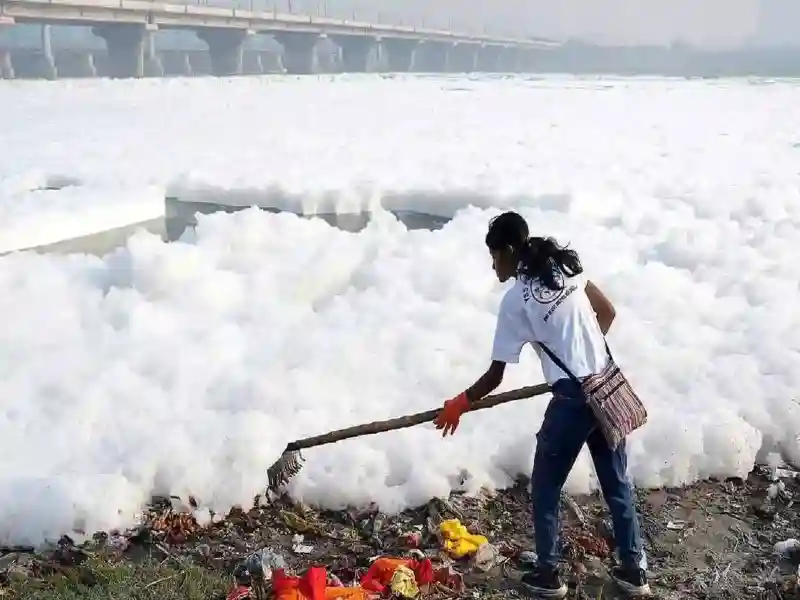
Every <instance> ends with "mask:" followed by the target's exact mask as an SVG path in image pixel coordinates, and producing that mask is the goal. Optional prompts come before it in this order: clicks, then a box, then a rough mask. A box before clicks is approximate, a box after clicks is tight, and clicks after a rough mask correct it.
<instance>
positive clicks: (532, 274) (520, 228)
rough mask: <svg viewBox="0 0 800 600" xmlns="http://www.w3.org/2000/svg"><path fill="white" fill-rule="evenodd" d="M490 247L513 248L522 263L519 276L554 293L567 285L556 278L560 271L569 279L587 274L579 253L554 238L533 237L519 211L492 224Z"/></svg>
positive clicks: (493, 221)
mask: <svg viewBox="0 0 800 600" xmlns="http://www.w3.org/2000/svg"><path fill="white" fill-rule="evenodd" d="M486 245H487V246H488V247H489V250H502V249H504V248H507V247H510V248H511V250H512V251H513V253H514V256H515V258H516V259H517V260H519V262H520V267H519V270H518V273H519V274H521V275H524V276H525V277H527V278H529V279H538V280H539V281H541V282H542V284H544V285H545V286H546V287H547V288H549V289H551V290H554V291H556V290H559V289H561V287H562V286H563V282H561V281H560V278H559V279H556V272H557V271H561V272H562V273H564V274H565V275H567V276H568V277H572V276H573V275H578V274H580V273H583V266H582V265H581V260H580V258H579V257H578V253H577V252H575V251H574V250H570V249H568V248H567V247H566V246H559V245H558V242H556V241H555V240H554V239H553V238H550V237H548V238H542V237H530V232H529V231H528V223H526V222H525V219H524V218H522V215H520V214H518V213H515V212H511V211H509V212H505V213H503V214H501V215H498V216H496V217H494V218H493V219H492V220H491V221H489V231H488V232H487V233H486Z"/></svg>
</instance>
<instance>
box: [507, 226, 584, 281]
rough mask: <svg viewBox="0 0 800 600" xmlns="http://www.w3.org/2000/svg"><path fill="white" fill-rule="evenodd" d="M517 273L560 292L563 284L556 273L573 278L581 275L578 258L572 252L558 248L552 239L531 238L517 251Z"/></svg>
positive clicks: (581, 268) (564, 248)
mask: <svg viewBox="0 0 800 600" xmlns="http://www.w3.org/2000/svg"><path fill="white" fill-rule="evenodd" d="M518 256H519V261H520V267H519V273H520V274H521V275H524V276H525V277H527V278H528V279H538V280H539V281H541V282H542V284H543V285H544V286H545V287H547V288H548V289H550V290H553V291H558V290H560V289H561V288H562V287H563V285H564V283H563V280H562V278H561V277H558V276H557V275H558V273H559V272H561V273H563V274H564V275H566V276H567V277H573V276H575V275H579V274H580V273H583V266H582V265H581V260H580V257H579V256H578V253H577V252H575V251H574V250H570V249H568V248H567V247H562V246H559V245H558V243H557V242H556V241H555V240H554V239H553V238H541V237H531V238H528V239H527V241H525V242H524V243H523V244H522V247H520V248H519V250H518Z"/></svg>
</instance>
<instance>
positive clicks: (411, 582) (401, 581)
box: [389, 565, 419, 598]
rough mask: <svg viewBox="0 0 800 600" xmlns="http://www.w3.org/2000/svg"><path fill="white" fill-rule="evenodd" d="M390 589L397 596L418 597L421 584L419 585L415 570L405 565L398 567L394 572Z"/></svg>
mask: <svg viewBox="0 0 800 600" xmlns="http://www.w3.org/2000/svg"><path fill="white" fill-rule="evenodd" d="M389 589H391V591H392V594H393V595H395V596H400V597H401V598H416V597H417V595H418V594H419V586H417V578H416V576H415V575H414V571H412V570H411V569H409V568H408V567H406V566H404V565H400V566H399V567H397V569H395V571H394V573H392V579H391V580H390V582H389Z"/></svg>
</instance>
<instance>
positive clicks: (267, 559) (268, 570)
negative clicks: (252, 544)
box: [243, 547, 286, 581]
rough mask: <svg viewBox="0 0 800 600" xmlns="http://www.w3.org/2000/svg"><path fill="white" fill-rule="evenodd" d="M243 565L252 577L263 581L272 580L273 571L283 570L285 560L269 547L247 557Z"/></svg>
mask: <svg viewBox="0 0 800 600" xmlns="http://www.w3.org/2000/svg"><path fill="white" fill-rule="evenodd" d="M243 564H244V566H245V568H246V569H247V571H248V572H249V573H251V574H253V576H255V577H258V578H260V579H262V580H264V581H270V580H271V579H272V571H273V570H274V569H285V568H286V560H285V559H284V558H283V556H282V555H281V554H280V553H279V552H277V551H275V550H274V549H272V548H270V547H264V548H261V549H260V550H257V551H256V552H253V553H252V554H251V555H250V556H248V557H247V558H246V559H245V560H244V561H243Z"/></svg>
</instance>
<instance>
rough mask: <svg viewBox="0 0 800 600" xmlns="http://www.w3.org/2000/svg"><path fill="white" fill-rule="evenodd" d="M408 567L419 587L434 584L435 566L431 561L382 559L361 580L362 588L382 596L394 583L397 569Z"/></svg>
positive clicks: (373, 564)
mask: <svg viewBox="0 0 800 600" xmlns="http://www.w3.org/2000/svg"><path fill="white" fill-rule="evenodd" d="M401 566H402V567H408V568H409V569H411V570H412V571H414V577H415V578H416V580H417V585H426V584H429V583H432V582H433V564H432V563H431V561H430V559H428V558H425V559H423V560H417V559H415V558H391V557H381V558H378V559H376V560H375V562H373V563H372V566H370V568H369V571H367V573H366V574H365V575H364V577H362V578H361V587H362V588H364V589H365V590H369V591H370V592H375V593H377V594H382V593H383V591H384V590H385V589H386V586H388V585H389V583H390V582H391V581H392V575H394V572H395V571H396V570H397V567H401Z"/></svg>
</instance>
